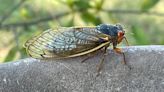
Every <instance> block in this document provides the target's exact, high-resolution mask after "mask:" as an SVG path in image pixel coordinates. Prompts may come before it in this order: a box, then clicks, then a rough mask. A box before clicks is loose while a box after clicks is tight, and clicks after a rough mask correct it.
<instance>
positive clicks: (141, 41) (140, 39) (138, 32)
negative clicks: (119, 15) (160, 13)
mask: <svg viewBox="0 0 164 92" xmlns="http://www.w3.org/2000/svg"><path fill="white" fill-rule="evenodd" d="M132 32H133V37H134V39H135V40H136V43H137V44H138V45H147V44H149V43H150V42H149V39H148V36H147V35H145V34H146V33H145V32H144V31H143V30H142V29H141V28H140V27H139V26H137V25H133V26H132Z"/></svg>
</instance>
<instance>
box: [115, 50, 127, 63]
mask: <svg viewBox="0 0 164 92" xmlns="http://www.w3.org/2000/svg"><path fill="white" fill-rule="evenodd" d="M114 51H115V52H116V53H119V54H122V55H123V61H122V63H123V64H126V60H125V53H124V52H123V51H122V49H120V48H114Z"/></svg>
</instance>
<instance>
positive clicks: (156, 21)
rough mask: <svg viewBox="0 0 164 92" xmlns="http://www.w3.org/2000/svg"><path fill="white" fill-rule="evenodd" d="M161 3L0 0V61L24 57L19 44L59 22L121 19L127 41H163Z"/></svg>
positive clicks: (146, 0)
mask: <svg viewBox="0 0 164 92" xmlns="http://www.w3.org/2000/svg"><path fill="white" fill-rule="evenodd" d="M162 3H164V1H162V0H135V1H133V0H124V1H122V0H0V37H1V39H0V61H4V62H8V61H12V60H16V59H19V58H25V57H28V56H27V54H26V51H25V49H24V48H23V44H24V43H25V42H26V40H28V39H29V38H31V37H32V36H35V35H37V34H39V33H41V32H43V31H45V30H47V29H49V28H55V27H59V26H66V27H69V26H91V25H92V26H95V25H98V24H100V23H107V24H114V23H121V24H123V25H124V26H125V30H126V36H127V39H128V40H129V43H130V44H131V45H152V44H161V45H163V44H164V37H163V35H162V34H164V31H163V29H164V26H163V24H164V11H163V10H164V6H163V5H162ZM150 12H151V13H150ZM157 12H159V13H157ZM162 12H163V13H162Z"/></svg>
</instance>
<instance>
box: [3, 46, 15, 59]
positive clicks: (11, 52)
mask: <svg viewBox="0 0 164 92" xmlns="http://www.w3.org/2000/svg"><path fill="white" fill-rule="evenodd" d="M17 51H18V48H17V47H16V46H15V47H12V48H11V49H10V51H9V53H8V54H7V56H6V57H5V60H4V62H9V61H12V60H13V59H14V58H15V56H16V53H17Z"/></svg>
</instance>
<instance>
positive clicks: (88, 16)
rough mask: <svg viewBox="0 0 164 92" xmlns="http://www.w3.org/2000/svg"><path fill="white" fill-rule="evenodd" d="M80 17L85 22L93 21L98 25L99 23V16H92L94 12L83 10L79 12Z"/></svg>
mask: <svg viewBox="0 0 164 92" xmlns="http://www.w3.org/2000/svg"><path fill="white" fill-rule="evenodd" d="M81 18H82V19H83V21H84V22H86V23H93V24H95V25H98V24H100V23H101V19H100V18H99V17H96V16H94V14H92V13H89V12H83V13H81Z"/></svg>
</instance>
